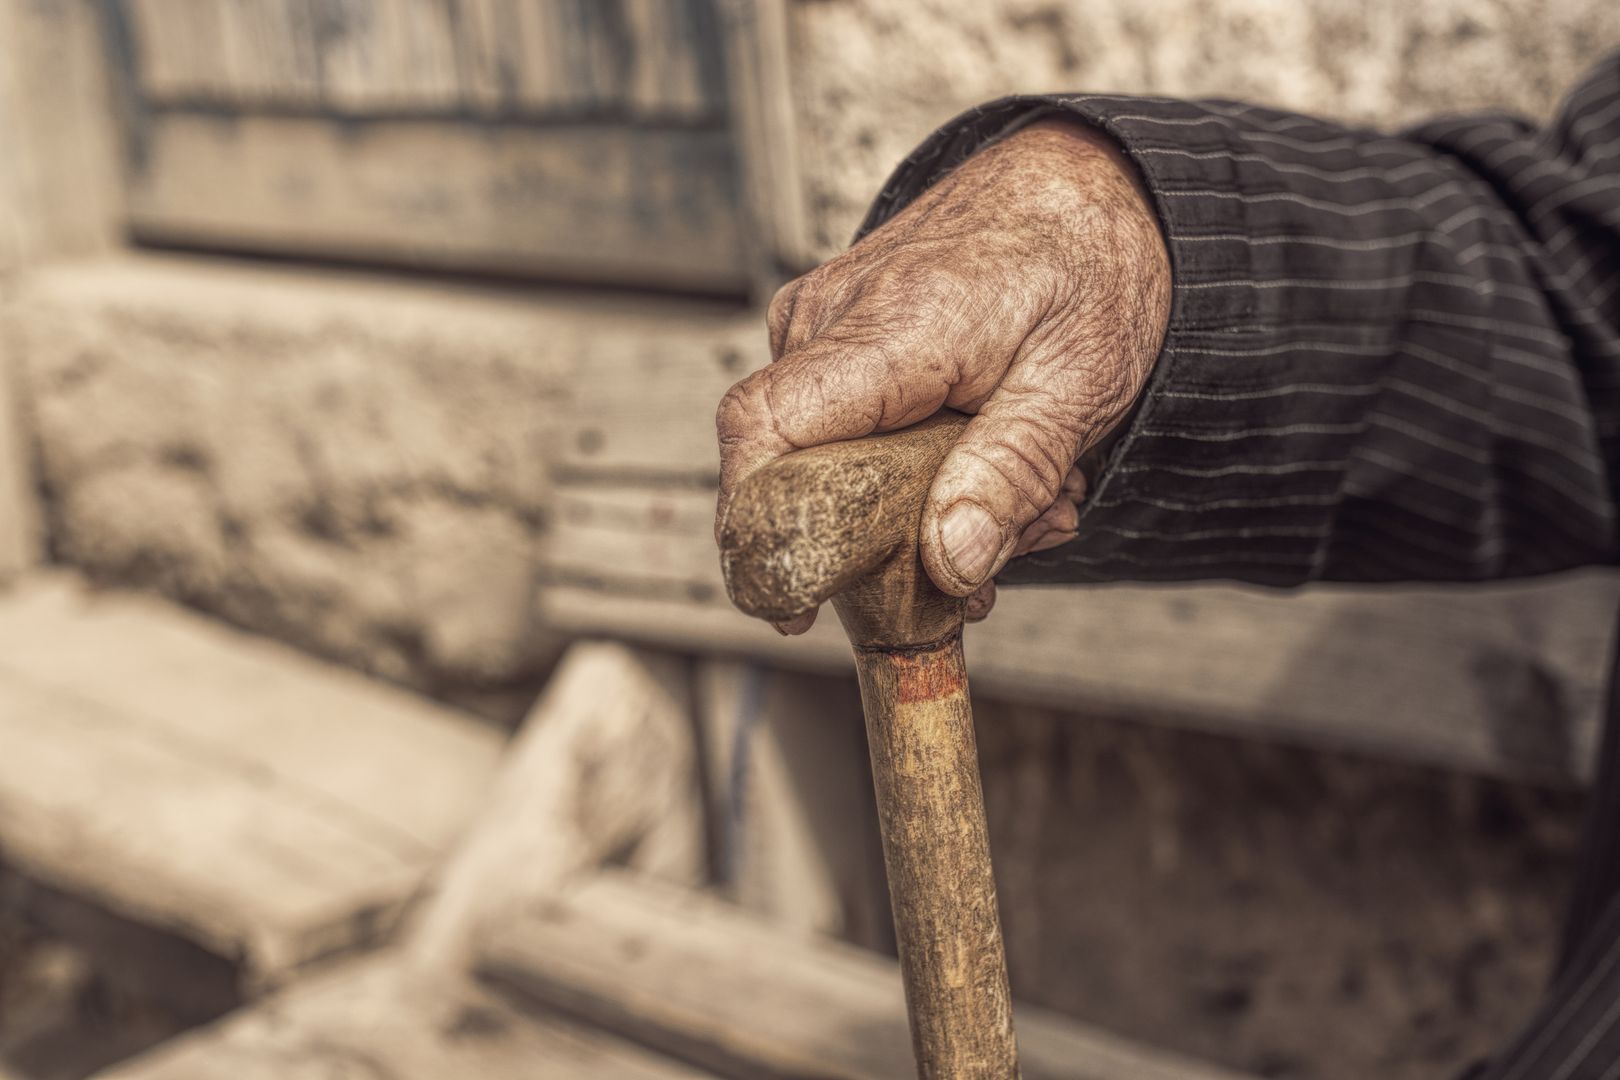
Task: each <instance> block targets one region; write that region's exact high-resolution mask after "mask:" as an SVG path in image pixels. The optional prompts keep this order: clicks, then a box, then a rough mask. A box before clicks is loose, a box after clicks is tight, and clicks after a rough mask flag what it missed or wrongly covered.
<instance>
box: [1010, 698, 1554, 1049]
mask: <svg viewBox="0 0 1620 1080" xmlns="http://www.w3.org/2000/svg"><path fill="white" fill-rule="evenodd" d="M980 713H981V715H980V717H979V724H980V731H981V734H980V752H981V755H982V758H983V762H984V773H985V786H986V797H987V802H988V806H989V814H990V826H991V833H992V846H993V849H994V851H995V857H996V861H997V872H998V877H999V879H1000V883H1001V893H1002V906H1003V911H1004V912H1005V913H1006V916H1005V917H1006V923H1007V927H1006V929H1007V934H1008V951H1009V958H1010V964H1011V967H1012V973H1013V983H1014V989H1015V993H1016V994H1018V996H1020V997H1021V998H1024V999H1026V1000H1029V1001H1032V1002H1038V1003H1041V1004H1044V1005H1047V1006H1050V1007H1053V1008H1056V1009H1059V1010H1061V1011H1063V1012H1066V1013H1069V1014H1071V1015H1073V1016H1076V1017H1080V1018H1083V1019H1085V1020H1087V1021H1090V1022H1093V1023H1097V1024H1100V1025H1103V1026H1105V1027H1107V1028H1111V1029H1113V1030H1116V1031H1119V1032H1123V1033H1126V1034H1129V1035H1131V1036H1134V1037H1137V1038H1140V1039H1143V1040H1146V1041H1148V1042H1154V1043H1159V1044H1161V1045H1165V1046H1171V1047H1175V1048H1177V1049H1180V1050H1183V1051H1186V1052H1189V1053H1192V1054H1195V1055H1197V1056H1200V1057H1203V1058H1206V1059H1210V1060H1215V1061H1220V1062H1223V1063H1226V1064H1229V1065H1232V1066H1235V1067H1239V1068H1243V1069H1247V1070H1249V1071H1251V1072H1253V1073H1256V1074H1258V1075H1260V1076H1266V1077H1280V1078H1288V1080H1366V1078H1368V1077H1378V1078H1380V1080H1445V1078H1449V1077H1451V1076H1452V1075H1454V1073H1455V1072H1456V1070H1457V1069H1458V1068H1460V1067H1461V1066H1462V1065H1463V1064H1465V1063H1467V1062H1468V1061H1470V1060H1472V1059H1473V1058H1475V1057H1477V1056H1479V1055H1483V1054H1485V1053H1486V1052H1488V1050H1489V1049H1490V1047H1491V1045H1492V1043H1493V1041H1495V1040H1497V1039H1499V1038H1500V1037H1502V1036H1503V1035H1504V1034H1505V1033H1508V1032H1511V1031H1513V1030H1515V1029H1516V1028H1517V1026H1518V1025H1519V1024H1520V1023H1521V1022H1522V1021H1523V1020H1524V1018H1525V1017H1526V1015H1527V1012H1528V1010H1529V1009H1530V1007H1531V1006H1532V1005H1533V1003H1534V1001H1535V997H1536V994H1537V993H1538V992H1539V990H1540V988H1541V986H1542V984H1543V981H1544V979H1545V973H1546V969H1547V965H1548V963H1549V959H1550V953H1551V950H1552V948H1553V945H1554V942H1555V940H1556V937H1557V933H1558V927H1559V922H1560V918H1561V915H1562V910H1563V904H1564V896H1565V892H1566V890H1567V888H1568V883H1569V881H1570V878H1571V873H1572V870H1573V863H1574V855H1575V851H1576V849H1577V847H1578V841H1579V834H1580V816H1581V811H1582V807H1583V802H1584V799H1583V797H1582V796H1581V795H1580V794H1579V793H1577V792H1570V791H1552V790H1546V789H1542V788H1536V787H1531V786H1526V785H1518V784H1511V783H1505V782H1500V781H1491V780H1482V779H1477V778H1469V777H1461V776H1455V775H1449V774H1446V773H1442V772H1439V771H1433V770H1427V769H1418V768H1412V767H1405V766H1400V765H1394V764H1390V763H1386V762H1374V761H1369V760H1362V759H1358V758H1353V757H1349V756H1341V755H1335V754H1324V753H1315V752H1308V751H1303V750H1295V749H1289V748H1281V747H1276V746H1265V745H1259V744H1255V743H1249V742H1240V741H1236V740H1231V739H1225V738H1219V737H1213V736H1206V735H1201V734H1191V733H1185V732H1175V731H1169V730H1165V729H1160V728H1153V727H1149V726H1145V725H1140V724H1122V723H1118V722H1113V721H1109V720H1106V719H1082V718H1077V717H1072V716H1071V717H1060V716H1057V715H1055V714H1051V713H1046V712H1042V711H1039V710H1030V709H1005V708H984V709H981V710H980Z"/></svg>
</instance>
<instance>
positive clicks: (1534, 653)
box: [539, 324, 1620, 782]
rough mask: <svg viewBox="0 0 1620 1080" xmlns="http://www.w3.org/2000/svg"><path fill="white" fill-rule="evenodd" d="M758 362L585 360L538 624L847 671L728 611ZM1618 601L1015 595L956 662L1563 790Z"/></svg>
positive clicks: (1589, 736) (637, 352)
mask: <svg viewBox="0 0 1620 1080" xmlns="http://www.w3.org/2000/svg"><path fill="white" fill-rule="evenodd" d="M764 361H765V356H764V344H763V332H762V330H761V329H759V328H757V327H754V326H747V325H742V324H739V325H737V326H735V327H733V328H729V329H728V330H727V331H725V332H723V333H717V334H715V336H714V338H713V339H712V345H711V346H710V347H709V348H707V349H704V348H701V347H697V346H696V344H695V343H692V344H691V345H689V346H687V347H683V348H680V349H676V348H673V347H670V348H662V347H658V346H655V345H653V344H650V343H649V344H647V345H637V344H635V343H632V342H628V341H623V340H620V341H616V342H604V343H602V344H600V345H595V344H588V345H587V346H586V352H585V355H583V356H582V357H581V363H580V366H579V368H578V369H577V373H576V376H575V378H574V380H573V381H572V382H571V384H570V388H569V390H570V394H571V396H572V404H571V407H569V408H567V409H565V410H563V414H562V415H561V417H560V422H559V428H560V430H559V432H558V434H557V440H556V445H555V450H554V452H553V454H552V456H551V459H550V460H551V464H552V471H553V475H554V478H555V480H556V489H555V490H556V499H557V506H558V507H559V513H558V514H557V515H556V517H555V519H554V527H553V529H552V531H551V534H550V536H549V537H548V538H547V540H546V542H545V543H546V546H545V550H544V553H543V555H542V561H543V567H542V569H543V572H544V575H545V579H546V586H545V587H544V588H543V589H542V590H541V593H540V596H539V606H540V611H541V613H542V616H543V617H544V618H545V619H546V620H547V621H548V622H550V623H551V624H552V625H554V626H556V627H558V628H559V629H561V630H564V631H568V632H574V633H589V634H611V635H615V636H621V637H624V638H626V639H629V640H635V641H647V642H656V643H660V644H664V645H669V646H673V647H678V648H686V649H692V650H696V651H719V652H729V653H736V654H743V655H750V656H755V657H760V658H763V659H768V660H770V661H771V662H773V663H781V664H787V665H790V666H797V667H804V668H807V669H810V670H817V671H838V672H845V671H848V670H849V660H848V647H847V645H845V644H844V643H843V642H842V641H840V640H839V635H838V634H837V633H836V629H833V630H828V629H826V628H824V627H818V628H817V629H816V630H815V631H812V633H811V634H810V635H809V636H808V637H807V638H803V639H793V640H786V639H783V638H780V637H778V636H777V635H776V634H775V633H774V632H773V631H771V630H770V628H769V627H767V626H765V625H763V624H760V623H756V622H753V621H751V620H748V619H745V618H743V617H742V616H741V615H738V614H737V613H736V612H734V611H733V610H731V608H730V605H729V604H727V603H726V600H725V592H724V588H723V585H722V582H721V579H720V574H719V558H718V554H717V553H716V551H715V548H714V546H713V543H714V541H713V532H712V519H711V514H710V512H709V509H710V504H711V502H712V500H713V497H714V481H715V474H716V471H717V469H718V464H719V454H718V451H717V448H716V446H715V441H714V425H713V415H714V406H715V403H716V402H718V401H719V400H720V398H721V396H722V395H723V394H724V393H725V391H726V389H727V387H728V386H730V384H731V383H732V382H734V381H735V380H736V379H738V378H740V377H742V375H744V374H746V372H747V371H749V370H751V369H752V368H754V367H756V366H758V365H759V364H761V363H763V362H764ZM1617 603H1620V579H1617V578H1616V577H1615V576H1614V575H1612V574H1610V573H1607V572H1602V571H1591V572H1587V573H1583V574H1579V575H1574V576H1565V577H1561V578H1552V579H1541V580H1537V581H1529V582H1521V583H1517V584H1510V585H1496V586H1488V587H1486V586H1475V585H1468V586H1458V587H1449V588H1448V587H1423V588H1348V587H1341V588H1318V589H1309V590H1303V591H1300V592H1295V593H1284V592H1279V591H1274V590H1263V589H1255V588H1246V587H1239V586H1230V585H1200V586H1186V587H1126V586H1093V587H1084V588H1053V589H1007V590H1003V593H1002V597H1001V601H1000V603H999V604H998V606H997V609H996V612H995V614H994V615H993V616H992V618H991V619H990V621H989V622H987V623H985V624H984V625H983V626H981V627H970V628H969V629H968V637H967V648H968V655H969V657H970V667H971V671H972V679H973V686H974V692H975V694H976V695H978V696H980V697H985V696H990V697H1001V698H1005V699H1008V700H1011V701H1021V702H1027V703H1030V704H1040V705H1046V706H1052V707H1056V708H1061V709H1064V710H1066V711H1070V712H1074V711H1084V710H1106V711H1110V712H1117V713H1123V714H1126V715H1131V716H1135V717H1140V718H1146V719H1156V720H1162V721H1167V722H1171V723H1176V724H1180V725H1183V726H1190V727H1196V728H1202V729H1206V730H1210V731H1216V732H1225V733H1229V734H1234V735H1243V736H1251V737H1260V738H1268V739H1279V740H1283V741H1290V742H1298V743H1306V744H1311V745H1318V746H1330V747H1339V748H1350V749H1355V750H1360V751H1367V752H1372V753H1378V754H1388V755H1393V756H1396V757H1400V758H1405V759H1410V760H1415V761H1422V762H1429V763H1433V764H1438V765H1444V766H1448V767H1455V768H1463V769H1470V770H1479V771H1484V772H1493V773H1503V774H1508V775H1513V776H1520V777H1529V778H1536V779H1543V780H1554V781H1561V782H1570V781H1574V780H1578V779H1580V778H1583V777H1584V776H1585V775H1586V773H1587V770H1588V767H1589V761H1590V756H1591V753H1592V751H1593V749H1594V746H1595V739H1596V732H1597V720H1598V705H1599V698H1600V695H1601V688H1602V680H1603V671H1604V665H1605V662H1606V657H1607V652H1608V641H1609V636H1610V630H1611V625H1612V620H1613V611H1614V608H1615V606H1616V604H1617ZM832 621H833V620H832V619H831V618H830V617H829V618H824V619H823V622H832Z"/></svg>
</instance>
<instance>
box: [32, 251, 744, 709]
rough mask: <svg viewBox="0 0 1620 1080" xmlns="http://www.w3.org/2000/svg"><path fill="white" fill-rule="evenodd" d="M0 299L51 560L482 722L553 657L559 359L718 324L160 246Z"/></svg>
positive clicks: (514, 700) (76, 269)
mask: <svg viewBox="0 0 1620 1080" xmlns="http://www.w3.org/2000/svg"><path fill="white" fill-rule="evenodd" d="M674 310H679V311H680V312H681V313H682V317H683V319H684V321H682V322H680V323H678V324H677V323H676V322H675V320H674V319H673V317H672V312H673V311H674ZM693 311H695V312H696V314H695V316H693V317H691V318H687V317H686V316H688V315H691V314H692V312H693ZM0 318H3V319H4V324H5V329H6V331H7V332H8V335H9V337H10V338H11V340H12V341H13V342H14V348H15V350H16V355H17V357H18V359H19V360H20V361H21V362H22V363H23V364H24V365H25V368H26V372H27V378H28V383H29V388H30V393H31V396H32V398H33V411H34V413H35V415H36V418H37V425H38V431H39V445H40V469H41V472H42V475H43V481H44V485H45V491H46V497H47V506H46V514H47V522H48V526H49V533H50V536H51V542H52V545H53V554H54V556H55V557H56V558H57V559H60V560H62V561H65V562H69V563H72V564H74V565H77V566H80V567H83V568H85V569H86V570H87V571H89V572H90V573H91V574H93V575H95V576H97V577H99V578H102V579H107V580H116V581H118V582H120V583H124V584H141V585H147V586H152V587H156V588H159V589H161V590H162V591H164V592H165V593H167V594H169V595H170V596H173V597H176V598H178V599H181V600H183V601H186V602H188V603H191V604H193V605H195V606H198V607H201V608H204V609H206V610H209V611H212V612H215V613H218V614H220V615H222V616H224V617H225V618H227V619H229V620H231V621H233V622H235V623H237V624H239V625H242V626H245V627H248V628H251V629H254V630H257V631H260V632H263V633H268V634H271V635H274V636H278V637H281V638H284V639H287V640H289V641H292V642H294V643H296V644H298V645H300V646H302V647H304V648H308V649H311V650H313V651H315V652H317V653H320V654H323V655H325V656H328V657H332V658H334V659H337V660H340V661H342V662H344V663H347V664H351V665H353V666H356V667H359V668H361V669H363V670H366V671H369V672H372V673H375V674H378V675H381V676H384V677H386V678H390V679H394V680H398V681H400V682H403V683H406V684H409V685H412V686H415V687H417V688H420V689H423V690H426V691H428V692H431V693H434V694H438V695H440V696H444V697H447V698H449V699H451V700H453V701H456V702H457V703H459V704H463V705H466V706H468V707H472V708H477V709H480V710H482V711H484V712H486V713H488V714H491V715H496V716H500V717H504V718H514V717H515V715H520V714H521V710H522V708H523V707H524V706H525V705H526V704H527V700H528V698H529V697H531V696H532V691H533V688H534V686H535V685H536V684H537V682H538V679H539V678H540V677H541V676H542V675H543V674H544V672H545V671H546V669H547V667H548V665H549V663H550V662H551V659H552V657H553V656H554V652H555V643H554V642H553V641H552V639H551V638H550V637H549V636H548V635H547V634H546V633H545V631H544V628H543V627H542V626H541V625H540V624H539V622H538V619H537V617H536V616H535V615H534V604H533V593H534V588H535V584H536V582H535V574H536V561H537V560H536V551H537V545H538V544H539V543H540V542H541V538H542V535H543V532H544V525H545V520H546V515H547V475H546V465H545V458H546V451H547V446H546V444H547V440H548V439H549V438H550V436H551V434H552V432H553V430H554V428H555V426H556V424H557V421H558V416H559V413H560V412H561V411H562V410H563V409H564V408H565V405H564V393H565V387H566V384H567V381H568V373H569V372H570V371H571V370H573V368H574V366H575V365H579V364H589V363H591V362H592V355H593V350H596V349H599V348H615V347H617V348H623V347H625V342H627V341H628V342H629V343H630V344H631V346H632V347H636V348H646V349H650V350H653V351H657V350H661V349H662V350H678V349H679V348H680V344H679V343H680V341H681V340H682V333H683V332H688V333H691V334H693V335H695V338H696V339H698V340H706V339H704V333H705V330H706V328H707V327H709V326H710V324H712V323H713V322H715V321H716V320H718V321H719V322H721V323H726V324H727V325H729V321H734V317H733V316H731V315H730V314H729V312H728V311H726V310H725V309H713V308H710V307H708V306H706V305H696V304H693V305H671V304H669V303H663V304H660V303H656V302H651V301H643V300H635V301H631V300H627V299H624V298H615V297H608V298H606V299H602V298H597V297H582V296H580V295H577V294H568V293H563V294H561V295H551V296H548V295H546V294H544V293H540V292H536V291H517V290H510V291H503V290H497V289H482V290H479V289H457V288H452V287H446V286H444V285H442V284H440V285H426V284H415V283H399V282H388V281H386V280H384V281H379V280H377V279H367V278H364V277H360V276H345V275H338V274H330V275H328V274H322V273H319V272H311V271H301V272H294V271H284V270H270V269H264V268H249V267H243V266H238V265H233V264H230V263H219V262H203V261H200V260H199V261H187V260H180V259H162V258H146V259H139V260H130V261H120V260H109V261H106V262H97V263H93V264H85V265H80V266H70V265H64V266H62V267H59V268H55V269H52V270H48V271H44V272H41V273H37V274H32V275H29V277H28V280H27V282H26V285H25V287H23V288H21V289H20V290H19V291H18V293H17V295H16V296H15V297H14V299H13V301H12V302H11V303H10V304H9V305H8V306H7V308H6V310H5V312H4V314H3V315H0ZM668 362H671V363H675V362H679V357H678V353H676V354H674V355H672V356H671V358H670V360H669V361H668Z"/></svg>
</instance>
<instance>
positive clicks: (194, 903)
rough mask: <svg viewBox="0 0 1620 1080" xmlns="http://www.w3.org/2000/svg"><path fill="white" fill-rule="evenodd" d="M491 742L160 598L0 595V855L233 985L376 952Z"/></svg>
mask: <svg viewBox="0 0 1620 1080" xmlns="http://www.w3.org/2000/svg"><path fill="white" fill-rule="evenodd" d="M502 744H503V739H502V738H501V737H500V735H499V734H498V733H497V732H495V731H493V730H492V729H490V728H488V727H486V726H485V725H483V724H480V723H478V722H476V721H474V720H471V719H470V718H465V717H462V716H460V715H459V714H455V713H451V712H449V711H447V710H445V709H443V708H440V707H436V706H433V705H431V704H429V703H427V702H426V701H423V700H421V699H419V698H416V697H413V696H411V695H408V694H405V693H403V692H401V691H397V690H392V689H389V688H387V687H385V686H383V685H381V684H379V683H374V682H371V681H369V680H366V679H363V678H361V677H359V676H357V675H353V674H350V673H346V672H342V671H340V670H338V669H335V668H332V667H329V666H327V665H323V664H318V663H316V662H314V661H312V660H309V659H308V658H305V657H302V656H300V655H298V654H296V653H294V652H292V651H291V650H288V649H285V648H282V647H279V646H275V645H272V644H269V643H267V642H264V641H260V640H255V639H252V638H249V637H247V636H245V635H242V634H239V633H236V632H234V631H231V630H229V629H227V628H225V627H223V626H220V625H217V624H214V623H210V622H209V621H207V620H205V619H201V618H199V617H197V616H193V615H188V614H185V613H183V612H181V611H179V610H178V609H174V608H171V607H169V606H168V605H165V604H163V603H162V602H159V601H154V600H151V599H145V598H137V597H133V596H120V595H94V594H90V593H87V592H86V591H84V590H83V589H82V588H79V587H76V586H74V585H72V584H70V583H69V582H67V581H64V580H57V579H49V580H43V581H41V580H33V581H30V582H29V583H28V584H27V585H26V586H24V587H21V588H19V589H18V590H17V591H15V592H13V593H12V594H10V595H9V596H7V597H5V598H4V599H3V600H0V745H3V746H4V747H5V752H4V754H0V806H3V807H4V813H0V852H3V853H4V857H5V859H6V861H7V862H8V863H9V864H10V865H12V866H13V867H15V868H16V869H17V870H19V871H21V872H23V873H25V874H27V875H29V876H30V877H34V878H37V879H38V880H40V881H42V882H44V883H46V884H47V885H50V886H52V887H54V888H58V889H61V890H63V891H64V892H67V893H70V894H72V895H75V896H78V897H80V898H83V899H85V900H87V901H90V902H92V903H95V904H98V905H100V906H102V907H105V908H107V909H108V910H110V911H112V912H115V913H118V914H121V915H123V916H126V917H128V918H130V919H132V920H135V921H137V922H141V923H144V924H146V925H148V926H152V927H155V928H159V929H163V930H166V931H169V932H171V933H174V934H177V935H179V936H181V937H183V938H185V939H187V940H189V941H191V942H193V943H195V944H197V945H199V946H201V947H203V948H205V949H207V950H209V951H211V952H213V953H214V954H216V955H218V956H222V957H227V958H232V959H239V960H240V961H241V962H242V963H243V965H244V966H245V968H246V970H245V973H244V974H245V975H246V977H247V979H248V980H249V982H250V983H258V984H266V983H274V982H275V981H277V980H279V979H281V978H282V977H284V976H285V975H286V974H287V973H288V972H290V971H292V970H293V969H295V968H297V967H298V966H300V965H301V964H304V963H306V962H308V961H310V960H313V959H316V958H318V957H322V956H327V955H331V954H334V953H338V952H341V951H343V950H345V949H350V948H354V947H357V946H361V945H366V944H370V943H372V942H374V941H375V940H376V938H377V937H378V936H379V935H380V934H381V933H383V932H384V931H385V930H386V929H387V928H388V927H389V926H390V925H391V923H392V921H393V919H394V918H395V916H396V915H397V914H398V912H399V910H400V908H401V906H402V905H403V904H404V903H405V902H406V901H407V900H408V899H409V898H410V896H411V895H412V894H413V893H414V891H415V890H416V888H417V887H418V886H419V885H420V884H421V882H422V880H423V879H424V877H425V875H426V874H427V872H428V871H429V869H430V868H431V867H432V866H433V865H434V864H435V863H436V862H437V860H438V859H439V858H440V857H441V856H442V854H443V853H444V852H445V851H446V850H447V848H448V846H449V845H450V843H451V841H452V839H453V838H454V837H455V836H456V834H457V833H458V831H459V830H460V828H461V827H462V826H463V824H464V823H465V821H466V820H467V818H468V817H469V816H470V815H471V813H472V811H473V809H474V808H475V807H476V806H477V805H478V803H479V801H480V800H481V799H482V797H483V795H484V793H485V790H486V787H487V784H488V782H489V780H490V778H491V777H492V776H493V775H494V772H495V768H496V763H497V760H498V758H499V756H500V754H501V750H502Z"/></svg>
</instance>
